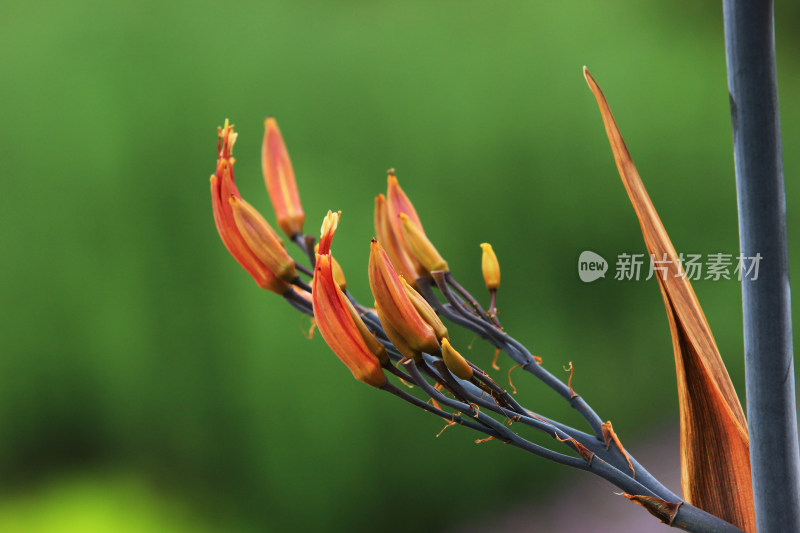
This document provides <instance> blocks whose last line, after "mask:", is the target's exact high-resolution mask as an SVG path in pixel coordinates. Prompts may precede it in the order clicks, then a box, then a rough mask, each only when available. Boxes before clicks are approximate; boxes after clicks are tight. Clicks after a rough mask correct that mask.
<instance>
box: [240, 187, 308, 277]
mask: <svg viewBox="0 0 800 533" xmlns="http://www.w3.org/2000/svg"><path fill="white" fill-rule="evenodd" d="M228 203H229V204H230V206H231V209H232V210H233V219H234V222H235V223H236V227H237V229H238V230H239V233H241V235H242V237H244V240H245V242H246V243H247V246H248V247H249V248H250V250H251V251H252V252H253V253H254V254H255V255H256V257H258V258H259V259H260V260H261V262H262V263H264V265H265V266H266V267H267V268H268V269H270V270H271V271H272V273H273V274H275V275H276V276H277V277H278V278H280V279H282V280H284V281H288V282H291V281H293V280H294V279H296V278H297V269H296V268H295V266H294V259H292V257H291V256H290V255H289V253H288V252H287V251H286V249H285V248H284V247H283V241H282V240H281V238H280V237H278V234H277V233H275V230H273V229H272V228H271V227H270V225H269V224H268V223H267V221H266V220H264V217H262V216H261V214H260V213H259V212H258V211H256V209H255V208H254V207H253V206H252V205H250V204H249V203H247V202H246V201H245V200H244V199H242V198H237V197H236V196H231V197H230V198H229V199H228Z"/></svg>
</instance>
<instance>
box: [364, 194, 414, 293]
mask: <svg viewBox="0 0 800 533" xmlns="http://www.w3.org/2000/svg"><path fill="white" fill-rule="evenodd" d="M395 181H396V180H395ZM375 236H376V237H377V238H378V242H380V243H381V244H382V245H383V249H384V250H386V255H388V256H389V260H390V261H391V262H392V265H394V267H395V269H396V270H397V272H398V273H399V274H401V275H402V276H403V277H404V278H406V279H407V280H410V281H409V283H411V285H412V286H415V287H416V280H417V278H419V277H422V275H423V273H422V267H421V266H420V265H419V264H418V263H417V262H416V261H415V260H413V259H412V258H410V257H409V256H408V254H407V253H406V251H405V250H404V249H403V248H402V247H401V246H400V243H399V242H398V240H397V237H396V236H395V234H394V231H393V229H392V227H391V225H390V224H389V214H388V212H387V207H386V197H385V196H384V195H382V194H379V195H378V196H376V197H375Z"/></svg>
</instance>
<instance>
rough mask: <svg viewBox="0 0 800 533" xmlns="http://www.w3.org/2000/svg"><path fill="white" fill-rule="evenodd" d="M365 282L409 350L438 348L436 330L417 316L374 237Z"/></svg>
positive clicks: (421, 350)
mask: <svg viewBox="0 0 800 533" xmlns="http://www.w3.org/2000/svg"><path fill="white" fill-rule="evenodd" d="M369 285H370V288H371V289H372V294H373V296H374V297H375V301H376V303H377V307H378V309H379V310H380V311H381V312H382V313H383V315H384V316H385V318H386V319H387V320H388V322H389V323H390V324H391V325H392V327H394V329H396V330H397V332H398V333H399V334H400V336H402V337H403V338H404V339H405V340H406V342H407V343H408V345H409V347H411V349H412V350H415V351H420V352H427V353H436V352H437V351H438V350H439V342H438V341H437V340H436V333H435V332H434V331H433V328H432V327H431V326H430V325H429V324H428V323H427V322H426V321H425V320H424V319H423V318H422V316H420V314H419V311H417V308H416V307H415V306H414V303H413V302H412V301H411V298H409V296H408V293H407V292H406V289H405V288H404V287H403V284H402V282H401V281H400V278H399V277H398V275H397V272H395V270H394V267H393V266H392V263H391V262H390V261H389V257H388V256H387V255H386V252H385V251H384V250H383V248H382V247H381V245H380V244H379V243H378V241H376V240H375V239H373V240H372V245H371V248H370V254H369Z"/></svg>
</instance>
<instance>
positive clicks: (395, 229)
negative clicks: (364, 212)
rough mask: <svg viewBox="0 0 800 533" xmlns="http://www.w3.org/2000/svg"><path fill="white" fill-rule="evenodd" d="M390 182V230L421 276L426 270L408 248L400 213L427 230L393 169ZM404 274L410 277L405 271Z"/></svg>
mask: <svg viewBox="0 0 800 533" xmlns="http://www.w3.org/2000/svg"><path fill="white" fill-rule="evenodd" d="M388 183H389V187H388V190H387V192H386V221H387V225H388V228H389V231H391V232H392V235H393V238H394V240H395V241H396V243H397V248H398V250H400V251H402V252H403V254H405V255H406V257H407V259H406V261H408V262H410V263H411V264H412V265H414V269H413V270H414V273H415V274H416V275H417V276H416V277H420V276H421V275H423V274H426V272H425V269H424V268H423V266H422V265H421V264H420V263H419V261H417V260H416V259H415V258H414V256H413V255H412V254H411V253H410V252H409V250H408V246H407V245H406V240H405V238H404V237H403V228H402V221H401V220H400V215H401V214H403V215H406V216H408V218H409V220H410V221H411V222H412V223H413V224H415V225H416V226H417V227H418V228H419V230H420V231H421V232H422V234H423V235H424V234H425V230H424V229H423V228H422V223H421V222H420V221H419V217H418V216H417V210H416V209H414V205H413V204H412V203H411V201H410V200H409V199H408V196H406V193H404V192H403V189H401V188H400V184H399V183H398V182H397V178H396V177H395V175H394V171H392V170H390V171H389V178H388ZM403 266H405V265H403ZM403 275H404V276H406V277H408V276H407V275H406V273H405V272H404V273H403ZM409 279H415V278H409Z"/></svg>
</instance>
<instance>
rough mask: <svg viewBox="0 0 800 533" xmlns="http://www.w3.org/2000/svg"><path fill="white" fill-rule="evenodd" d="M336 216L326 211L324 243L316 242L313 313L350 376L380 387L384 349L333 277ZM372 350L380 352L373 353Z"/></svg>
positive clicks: (382, 380)
mask: <svg viewBox="0 0 800 533" xmlns="http://www.w3.org/2000/svg"><path fill="white" fill-rule="evenodd" d="M338 220H339V215H338V213H336V214H334V213H331V212H328V216H327V217H325V222H324V223H323V228H324V231H325V233H323V236H322V239H320V242H321V243H326V244H324V245H321V246H320V251H321V252H323V253H320V254H318V255H317V264H316V267H315V269H314V280H313V282H312V283H313V285H312V287H313V289H312V293H311V297H312V302H313V305H314V317H315V320H316V322H317V327H318V328H319V332H320V333H321V334H322V338H323V339H325V342H327V343H328V346H330V348H331V350H333V353H335V354H336V355H337V356H338V357H339V359H340V360H341V361H342V362H343V363H344V364H345V365H347V367H348V368H349V369H350V371H351V372H352V373H353V377H355V378H356V379H357V380H359V381H363V382H364V383H367V384H369V385H372V386H373V387H380V386H382V385H383V384H384V383H386V376H385V375H384V373H383V370H382V369H381V360H383V361H385V362H387V363H388V356H387V355H386V351H385V349H384V348H383V346H382V345H381V344H380V343H379V342H378V341H377V339H375V337H373V336H372V334H371V333H370V332H369V331H368V330H367V327H366V325H364V323H363V321H362V320H361V317H359V316H358V313H356V312H355V309H354V308H353V307H352V305H350V302H349V301H348V300H347V297H346V296H345V295H344V293H342V290H341V289H340V288H339V285H338V284H337V283H336V281H335V280H334V278H333V268H332V262H331V254H330V242H331V239H332V238H333V232H334V231H335V230H336V225H337V224H338ZM378 347H380V348H378ZM381 350H382V352H381ZM375 351H378V352H379V353H382V355H377V354H376V353H375Z"/></svg>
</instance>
